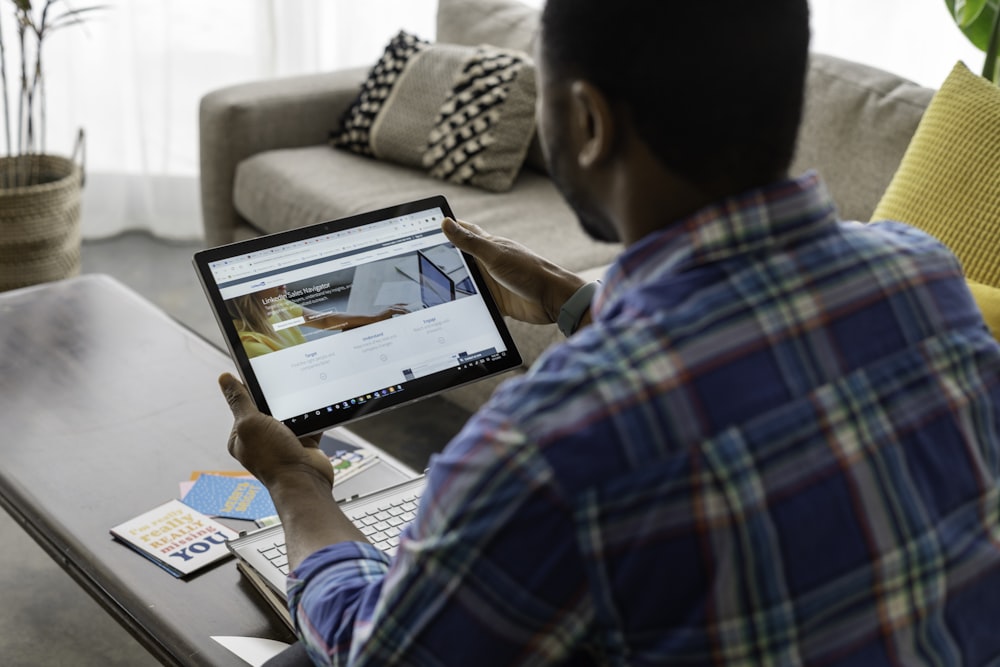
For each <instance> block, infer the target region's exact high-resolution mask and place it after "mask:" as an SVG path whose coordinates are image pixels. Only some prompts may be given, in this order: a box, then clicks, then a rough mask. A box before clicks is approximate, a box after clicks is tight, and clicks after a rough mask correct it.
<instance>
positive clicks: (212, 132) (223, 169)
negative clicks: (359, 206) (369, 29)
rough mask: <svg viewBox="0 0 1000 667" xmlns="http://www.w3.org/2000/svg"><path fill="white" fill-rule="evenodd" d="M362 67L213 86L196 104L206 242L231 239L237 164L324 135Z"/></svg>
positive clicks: (352, 92)
mask: <svg viewBox="0 0 1000 667" xmlns="http://www.w3.org/2000/svg"><path fill="white" fill-rule="evenodd" d="M366 73H367V72H366V69H365V68H352V69H344V70H337V71H334V72H328V73H323V74H310V75H306V76H296V77H285V78H277V79H270V80H263V81H254V82H251V83H245V84H240V85H235V86H229V87H227V88H222V89H219V90H215V91H212V92H210V93H208V94H207V95H205V96H204V97H203V98H202V99H201V104H200V107H199V138H198V143H199V159H200V164H201V176H200V181H201V208H202V219H203V226H204V231H205V242H206V243H207V245H208V246H209V247H212V246H216V245H222V244H224V243H231V242H232V241H234V240H236V236H235V233H236V230H237V229H238V228H239V227H240V226H241V225H242V224H245V222H246V221H245V220H243V218H242V217H241V216H240V215H239V213H237V211H236V209H235V208H234V207H233V181H234V177H235V174H236V165H238V164H239V163H240V162H241V161H243V160H245V159H246V158H248V157H250V156H251V155H255V154H257V153H262V152H264V151H269V150H274V149H279V148H298V147H301V146H312V145H316V144H323V143H326V142H327V141H329V134H330V131H331V130H334V129H336V127H337V123H338V122H339V120H340V117H341V115H342V114H343V113H344V111H345V110H346V109H347V108H348V107H349V106H350V104H351V102H352V101H353V100H354V99H355V98H356V97H357V94H358V90H359V88H360V85H361V82H362V81H363V80H364V77H365V75H366Z"/></svg>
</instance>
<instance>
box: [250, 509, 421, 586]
mask: <svg viewBox="0 0 1000 667" xmlns="http://www.w3.org/2000/svg"><path fill="white" fill-rule="evenodd" d="M419 500H420V492H419V491H410V492H407V493H404V494H402V495H400V496H398V497H395V498H386V499H385V500H384V501H381V502H378V503H376V504H374V506H371V505H369V506H367V507H364V508H358V509H357V510H355V511H353V512H352V511H350V510H348V511H347V516H348V518H349V519H350V520H351V521H353V522H354V525H355V526H357V527H358V529H360V530H361V532H362V533H364V535H365V537H367V538H368V541H369V542H371V543H372V544H373V545H375V546H376V547H378V548H379V549H381V550H382V551H384V552H385V553H386V554H388V555H389V556H392V555H394V554H395V553H396V549H397V547H398V546H399V534H400V533H401V532H402V530H403V527H404V526H406V524H408V523H410V521H412V520H413V517H414V516H416V513H417V501H419ZM366 510H367V511H366ZM282 536H283V534H282ZM257 550H258V551H259V552H260V554H261V555H262V556H264V558H266V559H267V560H268V561H269V562H270V563H271V564H272V565H273V566H274V567H276V568H277V569H278V570H279V571H280V572H281V573H282V574H284V575H288V554H287V551H286V550H285V542H284V540H275V541H274V542H273V543H272V544H265V545H261V546H259V547H258V548H257Z"/></svg>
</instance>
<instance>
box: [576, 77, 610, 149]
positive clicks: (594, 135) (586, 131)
mask: <svg viewBox="0 0 1000 667" xmlns="http://www.w3.org/2000/svg"><path fill="white" fill-rule="evenodd" d="M570 97H571V100H572V101H571V104H572V106H573V119H574V122H575V123H576V125H577V127H576V130H577V132H578V135H577V136H579V137H581V142H580V151H579V153H577V162H578V163H579V165H580V167H583V168H589V167H593V166H595V165H597V164H600V163H601V162H603V161H605V160H607V159H608V157H609V156H610V155H611V152H612V148H613V146H614V142H615V130H616V128H615V117H614V114H612V113H611V105H610V104H608V98H607V97H605V96H604V93H602V92H601V91H600V90H599V89H598V88H596V87H595V86H594V85H593V84H591V83H590V82H588V81H583V80H577V81H574V82H573V83H572V85H571V87H570Z"/></svg>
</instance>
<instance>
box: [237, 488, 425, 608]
mask: <svg viewBox="0 0 1000 667" xmlns="http://www.w3.org/2000/svg"><path fill="white" fill-rule="evenodd" d="M350 481H353V480H350ZM424 484H425V477H424V476H423V475H420V476H418V477H415V478H413V479H410V480H407V481H405V482H402V483H400V484H396V485H395V486H391V487H389V488H387V489H383V490H381V491H377V492H375V493H371V494H368V495H365V496H362V497H360V498H354V499H352V500H349V501H347V502H344V503H341V508H342V509H343V510H344V514H346V515H347V516H348V518H350V519H351V521H353V522H354V524H355V525H356V526H357V527H358V528H359V529H360V530H361V532H362V533H364V534H365V536H366V537H367V538H368V540H369V541H370V542H371V543H372V544H374V545H375V546H376V547H378V548H380V549H382V550H383V551H385V552H386V553H387V554H389V555H390V556H392V555H393V554H395V553H396V549H397V547H398V545H399V538H400V534H401V532H402V530H403V528H405V527H406V525H407V524H408V523H409V522H410V521H412V520H413V517H414V516H415V514H416V511H417V504H418V503H419V501H420V496H421V494H422V493H423V490H424ZM228 545H229V550H230V551H231V552H233V554H234V555H235V556H236V558H237V561H238V563H239V564H240V569H241V570H243V571H244V572H245V573H246V574H247V576H248V578H249V579H250V581H251V582H253V583H254V585H255V586H256V587H257V588H258V589H259V590H260V592H261V593H263V594H264V596H265V598H267V599H268V601H269V602H271V604H272V606H274V607H275V610H276V611H278V612H279V613H281V614H282V616H283V617H284V618H285V620H286V622H290V619H289V618H288V615H287V609H286V608H285V604H286V603H287V597H286V595H285V578H286V577H287V576H288V572H289V567H288V557H287V552H286V550H285V533H284V530H283V528H282V526H281V525H280V524H278V525H275V526H269V527H267V528H262V529H260V530H256V531H253V532H250V533H246V534H245V535H241V536H240V537H239V538H237V539H235V540H230V541H229V543H228ZM248 570H249V571H248ZM265 586H266V590H265V588H264V587H265Z"/></svg>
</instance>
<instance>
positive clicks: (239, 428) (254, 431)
mask: <svg viewBox="0 0 1000 667" xmlns="http://www.w3.org/2000/svg"><path fill="white" fill-rule="evenodd" d="M219 386H220V387H221V388H222V393H223V395H224V396H225V397H226V401H227V402H228V403H229V408H230V410H232V411H233V430H232V433H230V435H229V445H228V446H229V453H230V454H232V455H233V457H234V458H235V459H236V460H238V461H239V462H240V463H242V464H243V466H244V467H245V468H246V469H247V470H249V471H250V472H251V473H252V474H253V476H254V477H256V478H257V479H259V480H260V481H261V482H263V483H264V486H267V487H269V488H270V487H271V486H272V485H274V484H275V483H277V482H279V481H280V480H281V479H282V478H283V477H286V476H289V477H292V476H298V475H303V474H310V475H315V476H316V477H317V478H318V479H319V480H325V482H326V483H327V484H328V485H329V486H331V487H332V486H333V466H332V465H331V464H330V459H329V457H327V455H326V454H324V453H323V452H322V451H321V450H320V449H319V438H318V437H311V438H302V439H301V440H300V439H299V438H297V437H295V434H294V433H292V432H291V431H290V430H289V429H288V428H287V427H286V426H285V425H284V424H282V423H281V422H279V421H278V420H277V419H275V418H274V417H270V416H268V415H265V414H262V413H261V412H260V411H259V410H257V406H255V405H254V403H253V399H251V398H250V394H249V393H248V392H247V390H246V387H244V386H243V384H242V383H241V382H240V381H239V380H237V379H236V378H234V377H233V376H232V375H230V374H229V373H224V374H223V375H222V376H221V377H220V378H219Z"/></svg>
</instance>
